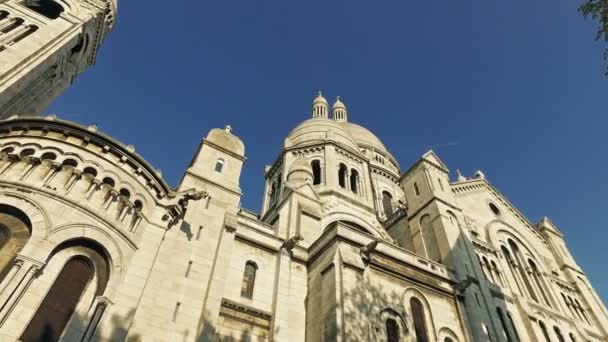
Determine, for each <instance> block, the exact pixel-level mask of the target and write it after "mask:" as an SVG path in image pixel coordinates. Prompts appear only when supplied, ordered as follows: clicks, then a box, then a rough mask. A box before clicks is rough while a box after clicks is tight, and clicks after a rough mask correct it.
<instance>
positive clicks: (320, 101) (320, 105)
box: [312, 92, 329, 119]
mask: <svg viewBox="0 0 608 342" xmlns="http://www.w3.org/2000/svg"><path fill="white" fill-rule="evenodd" d="M328 112H329V103H327V100H326V99H325V97H323V93H322V92H319V95H317V97H315V99H314V100H313V102H312V117H313V118H325V119H327V113H328Z"/></svg>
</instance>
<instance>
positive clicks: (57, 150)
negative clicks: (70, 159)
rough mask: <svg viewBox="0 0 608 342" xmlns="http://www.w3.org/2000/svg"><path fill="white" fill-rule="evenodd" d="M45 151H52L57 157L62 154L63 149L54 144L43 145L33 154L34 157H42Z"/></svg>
mask: <svg viewBox="0 0 608 342" xmlns="http://www.w3.org/2000/svg"><path fill="white" fill-rule="evenodd" d="M45 153H53V154H55V156H57V158H59V157H60V156H62V155H63V154H64V152H63V150H61V149H60V148H58V147H55V146H44V147H42V148H40V149H39V150H38V151H37V153H36V154H35V156H36V157H39V158H40V157H42V156H43V155H44V154H45Z"/></svg>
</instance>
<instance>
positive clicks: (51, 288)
mask: <svg viewBox="0 0 608 342" xmlns="http://www.w3.org/2000/svg"><path fill="white" fill-rule="evenodd" d="M74 262H76V264H79V265H80V267H79V268H78V267H77V268H76V270H74V271H79V272H74V273H71V274H70V273H67V274H66V271H67V270H68V269H69V267H70V265H72V266H73V265H74ZM109 264H110V261H109V257H108V255H107V250H106V249H105V248H104V246H102V245H101V244H100V243H98V242H96V241H93V240H91V239H88V238H76V239H72V240H68V241H65V242H63V243H61V244H60V245H58V246H56V247H55V248H54V249H53V251H52V252H51V254H49V256H48V257H47V259H46V263H45V267H44V272H43V273H42V274H41V276H40V278H39V281H36V282H34V283H32V285H31V288H30V289H28V292H27V293H26V296H28V297H29V298H30V302H31V303H33V304H35V305H32V306H31V307H29V308H26V309H25V310H24V312H25V313H26V317H31V320H30V321H29V323H28V325H27V328H26V329H25V331H24V332H23V335H22V339H24V340H26V341H27V340H30V341H31V340H38V339H40V337H39V336H40V335H43V336H47V333H48V332H47V331H46V330H47V329H46V326H47V325H48V326H51V327H53V328H54V329H53V336H54V338H53V339H50V340H58V339H59V337H60V336H62V339H65V340H73V339H75V338H76V337H80V336H82V333H83V331H82V330H83V328H84V327H85V326H86V322H87V321H88V315H87V313H88V311H89V309H90V307H91V306H92V305H93V304H94V303H95V301H96V299H97V298H98V297H100V296H104V295H106V293H108V292H113V291H108V289H110V288H111V285H110V284H111V281H112V279H113V278H116V276H115V275H114V274H113V270H112V269H111V267H110V266H109ZM83 266H84V269H83ZM69 270H70V271H72V270H71V269H69ZM83 273H84V274H83ZM114 282H115V281H114ZM106 297H109V296H107V295H106ZM55 312H57V313H59V316H62V317H53V316H52V314H54V313H55ZM61 314H63V315H61ZM74 335H76V336H74Z"/></svg>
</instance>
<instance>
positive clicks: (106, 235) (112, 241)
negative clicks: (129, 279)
mask: <svg viewBox="0 0 608 342" xmlns="http://www.w3.org/2000/svg"><path fill="white" fill-rule="evenodd" d="M47 239H48V240H49V242H50V244H48V245H47V246H45V248H44V251H43V253H44V255H43V256H44V259H48V257H49V256H50V255H51V253H52V252H53V251H54V250H55V249H56V248H58V247H59V246H61V245H62V244H64V243H66V242H68V241H71V240H75V239H88V240H92V241H94V242H96V243H97V244H99V245H101V246H103V248H104V249H105V251H106V254H107V256H108V259H109V261H108V263H109V265H110V266H111V269H112V272H115V273H116V274H117V277H113V278H112V279H111V281H110V283H108V286H109V287H110V286H111V285H113V284H114V283H118V280H119V279H120V278H122V276H123V268H124V267H123V265H124V264H125V263H124V262H125V260H124V259H125V254H127V253H129V252H132V251H134V250H135V247H134V246H132V248H131V251H127V250H125V248H124V247H121V245H124V244H125V243H126V244H128V245H130V242H129V241H126V242H124V243H123V244H121V243H120V242H119V239H118V238H116V237H115V236H114V234H112V233H111V232H108V231H107V229H103V228H99V227H96V226H92V225H86V224H73V225H66V226H61V227H57V228H55V229H53V230H52V231H51V232H50V234H49V236H48V238H47ZM41 253H42V251H41Z"/></svg>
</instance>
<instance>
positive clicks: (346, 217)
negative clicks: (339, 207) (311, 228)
mask: <svg viewBox="0 0 608 342" xmlns="http://www.w3.org/2000/svg"><path fill="white" fill-rule="evenodd" d="M334 222H346V223H349V222H351V223H354V224H355V226H357V227H361V228H362V229H363V230H364V231H365V232H367V233H369V234H371V235H372V236H373V237H374V238H377V239H380V240H385V237H384V236H383V235H382V234H380V233H379V232H378V231H377V230H376V229H374V227H371V226H370V225H369V224H368V223H367V222H366V221H365V220H362V219H361V218H359V217H357V216H355V215H353V214H351V213H347V212H333V213H331V214H330V215H327V216H324V217H323V219H322V221H321V227H325V228H324V229H326V228H327V227H329V226H330V225H331V224H332V223H334Z"/></svg>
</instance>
